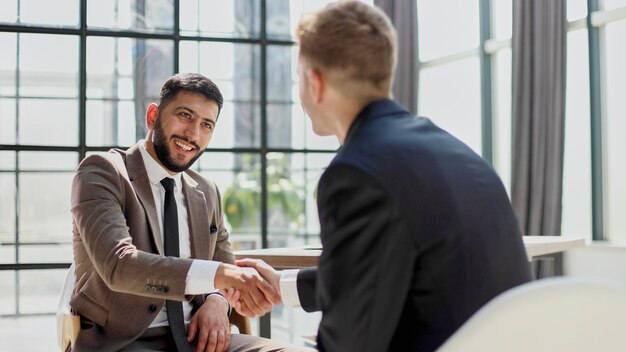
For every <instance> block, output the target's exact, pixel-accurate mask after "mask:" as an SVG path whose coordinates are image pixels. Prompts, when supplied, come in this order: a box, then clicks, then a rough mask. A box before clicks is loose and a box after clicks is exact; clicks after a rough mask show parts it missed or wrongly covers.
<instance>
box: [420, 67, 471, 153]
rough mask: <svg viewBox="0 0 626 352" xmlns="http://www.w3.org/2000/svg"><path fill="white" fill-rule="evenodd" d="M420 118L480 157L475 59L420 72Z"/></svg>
mask: <svg viewBox="0 0 626 352" xmlns="http://www.w3.org/2000/svg"><path fill="white" fill-rule="evenodd" d="M419 92H420V94H419V104H418V108H419V115H421V116H425V117H428V118H430V119H431V120H432V121H433V122H434V123H435V124H437V125H438V126H439V127H441V128H443V129H445V130H446V131H448V132H450V133H451V134H452V135H454V136H455V137H457V138H459V139H460V140H462V141H463V142H465V143H466V144H468V145H469V146H470V147H471V148H472V149H473V150H474V151H475V152H476V153H478V154H481V144H482V142H481V117H480V72H479V60H478V57H471V58H467V59H463V60H458V61H455V62H452V63H449V64H444V65H437V66H432V67H427V68H423V69H422V70H420V87H419Z"/></svg>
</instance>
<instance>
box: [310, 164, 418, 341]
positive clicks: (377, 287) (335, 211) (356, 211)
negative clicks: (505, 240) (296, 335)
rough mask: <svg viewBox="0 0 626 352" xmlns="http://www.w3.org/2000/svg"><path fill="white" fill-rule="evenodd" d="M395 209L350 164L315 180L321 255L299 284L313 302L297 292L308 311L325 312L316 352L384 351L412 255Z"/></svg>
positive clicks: (401, 301)
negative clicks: (318, 262) (317, 310)
mask: <svg viewBox="0 0 626 352" xmlns="http://www.w3.org/2000/svg"><path fill="white" fill-rule="evenodd" d="M396 204H397V202H395V201H394V200H393V199H392V197H391V196H390V195H389V194H388V193H387V191H386V190H385V188H384V187H383V185H382V184H381V183H380V182H378V181H377V180H375V179H374V178H373V177H372V176H370V175H369V174H367V173H366V172H364V171H362V170H360V169H358V168H356V167H354V166H349V165H341V164H340V165H333V166H331V167H329V168H328V169H327V170H326V172H325V173H324V175H323V176H322V178H321V179H320V182H319V187H318V210H319V217H320V226H321V237H322V244H323V252H322V256H321V258H320V265H319V268H318V270H317V272H316V273H315V272H309V273H306V272H305V273H303V275H302V283H301V284H302V285H300V283H299V285H298V286H299V287H298V289H299V291H300V287H302V288H303V290H304V288H305V287H307V285H309V286H308V289H309V290H311V289H313V290H315V295H314V297H315V299H314V301H312V300H310V299H309V298H310V297H309V298H306V297H308V296H307V295H305V294H301V295H300V298H301V300H304V301H306V300H308V302H306V306H307V308H319V309H321V310H322V313H323V314H322V320H321V322H320V327H319V332H318V348H319V349H320V351H362V352H368V351H372V352H374V351H386V350H388V348H389V344H390V342H391V340H392V338H393V335H394V332H395V331H396V328H397V324H398V321H399V320H400V317H401V315H402V312H403V308H404V306H405V301H406V299H407V296H408V291H409V287H410V281H411V278H412V275H413V265H414V262H415V258H416V253H415V250H414V247H413V245H412V243H411V241H410V239H409V238H408V235H407V231H406V225H405V222H404V220H403V219H402V215H401V213H400V211H399V210H398V207H397V206H396ZM299 279H300V277H299ZM310 285H313V286H310ZM304 306H305V304H304V303H303V307H304Z"/></svg>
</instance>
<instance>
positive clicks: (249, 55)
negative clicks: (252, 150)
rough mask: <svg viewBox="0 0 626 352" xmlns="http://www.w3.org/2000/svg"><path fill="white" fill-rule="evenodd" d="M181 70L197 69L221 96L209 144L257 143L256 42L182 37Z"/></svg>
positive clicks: (229, 145) (258, 64) (241, 144)
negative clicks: (210, 81) (233, 42)
mask: <svg viewBox="0 0 626 352" xmlns="http://www.w3.org/2000/svg"><path fill="white" fill-rule="evenodd" d="M180 53H181V61H180V67H181V72H199V73H201V74H203V75H205V76H207V77H208V78H210V79H211V80H213V81H214V82H215V84H217V86H218V87H219V88H220V91H221V92H222V95H223V96H224V102H225V103H224V107H223V109H222V112H221V113H220V118H219V120H218V123H217V127H216V130H215V134H214V136H213V140H212V141H211V143H210V144H209V147H211V148H232V147H255V146H259V145H260V138H261V137H260V133H261V125H260V121H261V120H260V110H259V109H260V105H259V103H260V97H259V91H260V74H259V67H260V50H259V46H258V45H251V44H232V43H208V42H191V41H182V42H181V44H180Z"/></svg>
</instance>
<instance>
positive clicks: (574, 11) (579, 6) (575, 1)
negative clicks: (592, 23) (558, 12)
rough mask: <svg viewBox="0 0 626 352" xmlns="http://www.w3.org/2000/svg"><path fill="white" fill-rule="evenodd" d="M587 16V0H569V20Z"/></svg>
mask: <svg viewBox="0 0 626 352" xmlns="http://www.w3.org/2000/svg"><path fill="white" fill-rule="evenodd" d="M585 17H587V1H581V0H567V20H568V21H575V20H578V19H581V18H585Z"/></svg>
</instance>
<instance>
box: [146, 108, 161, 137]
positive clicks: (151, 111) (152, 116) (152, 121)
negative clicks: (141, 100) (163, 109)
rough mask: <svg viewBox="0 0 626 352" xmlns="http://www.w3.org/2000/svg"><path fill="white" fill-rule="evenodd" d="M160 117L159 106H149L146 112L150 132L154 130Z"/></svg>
mask: <svg viewBox="0 0 626 352" xmlns="http://www.w3.org/2000/svg"><path fill="white" fill-rule="evenodd" d="M158 115H159V106H158V105H157V104H155V103H152V104H150V105H149V106H148V110H146V127H148V131H152V130H154V127H155V126H156V119H157V116H158Z"/></svg>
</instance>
